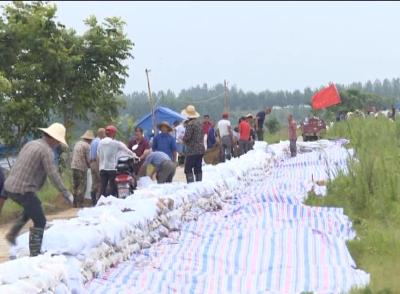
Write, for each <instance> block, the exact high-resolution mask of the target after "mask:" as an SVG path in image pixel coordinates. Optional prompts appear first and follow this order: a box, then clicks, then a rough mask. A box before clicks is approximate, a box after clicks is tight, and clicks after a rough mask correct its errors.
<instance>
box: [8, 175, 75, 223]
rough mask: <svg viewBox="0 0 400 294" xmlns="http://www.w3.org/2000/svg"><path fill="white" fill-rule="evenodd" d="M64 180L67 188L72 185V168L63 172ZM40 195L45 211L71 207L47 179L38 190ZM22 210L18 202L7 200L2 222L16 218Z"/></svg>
mask: <svg viewBox="0 0 400 294" xmlns="http://www.w3.org/2000/svg"><path fill="white" fill-rule="evenodd" d="M63 180H64V184H65V185H66V186H67V188H70V187H72V185H71V171H70V170H66V171H65V172H64V173H63ZM70 191H71V189H70ZM38 197H39V199H40V201H41V202H42V206H43V209H44V211H45V213H49V212H56V211H60V210H63V209H66V208H68V207H70V206H69V205H68V204H66V203H65V202H64V200H63V199H62V197H61V196H60V193H59V192H58V190H57V189H56V188H54V186H53V185H52V184H50V183H49V181H47V182H46V184H45V185H44V187H43V188H42V189H41V190H40V191H39V192H38ZM21 211H22V208H21V207H20V206H19V205H18V204H16V203H15V202H13V201H11V200H7V201H6V202H5V203H4V206H3V209H2V211H1V214H0V224H4V223H7V222H9V221H11V220H13V219H15V218H16V217H17V216H18V215H19V214H20V213H21Z"/></svg>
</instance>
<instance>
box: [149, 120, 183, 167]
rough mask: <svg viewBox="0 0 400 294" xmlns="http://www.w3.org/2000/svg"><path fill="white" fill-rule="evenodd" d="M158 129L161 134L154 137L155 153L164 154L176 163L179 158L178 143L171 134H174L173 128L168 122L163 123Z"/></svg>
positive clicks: (153, 146) (153, 147)
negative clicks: (177, 157)
mask: <svg viewBox="0 0 400 294" xmlns="http://www.w3.org/2000/svg"><path fill="white" fill-rule="evenodd" d="M157 127H158V129H159V130H160V131H161V133H160V134H158V135H156V136H155V137H154V140H153V145H152V149H153V151H161V152H164V153H165V154H167V155H168V156H169V158H170V159H171V160H172V161H173V162H175V161H176V156H177V152H176V142H175V138H174V137H173V136H171V134H170V133H171V132H172V128H171V126H170V125H169V123H168V122H167V121H163V122H161V123H160V124H159V125H158V126H157Z"/></svg>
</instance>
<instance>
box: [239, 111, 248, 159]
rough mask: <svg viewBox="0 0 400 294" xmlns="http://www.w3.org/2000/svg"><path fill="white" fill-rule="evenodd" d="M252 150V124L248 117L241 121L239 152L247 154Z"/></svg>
mask: <svg viewBox="0 0 400 294" xmlns="http://www.w3.org/2000/svg"><path fill="white" fill-rule="evenodd" d="M249 150H250V124H249V121H248V119H246V118H242V119H241V121H240V123H239V152H240V155H243V154H246V153H247V152H248V151H249Z"/></svg>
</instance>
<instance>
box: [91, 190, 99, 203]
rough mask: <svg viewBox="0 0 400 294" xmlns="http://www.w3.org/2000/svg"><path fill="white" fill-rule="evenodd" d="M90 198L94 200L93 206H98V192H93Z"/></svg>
mask: <svg viewBox="0 0 400 294" xmlns="http://www.w3.org/2000/svg"><path fill="white" fill-rule="evenodd" d="M90 197H91V198H92V205H93V206H96V204H97V197H96V191H92V192H91V193H90Z"/></svg>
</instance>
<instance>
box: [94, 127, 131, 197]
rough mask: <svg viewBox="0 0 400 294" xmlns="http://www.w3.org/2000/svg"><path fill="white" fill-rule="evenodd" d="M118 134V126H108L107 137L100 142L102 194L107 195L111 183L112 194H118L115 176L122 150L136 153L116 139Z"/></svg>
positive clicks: (129, 153)
mask: <svg viewBox="0 0 400 294" xmlns="http://www.w3.org/2000/svg"><path fill="white" fill-rule="evenodd" d="M116 134H117V128H116V127H114V126H108V127H107V128H106V137H105V138H104V139H102V140H101V141H100V142H99V146H98V148H97V160H98V162H99V170H100V181H101V187H100V195H103V196H108V195H106V189H107V185H108V184H109V183H110V186H111V195H113V196H117V193H118V191H117V189H118V188H117V184H116V182H115V176H116V173H117V169H116V166H117V161H118V154H120V152H124V153H127V154H128V155H130V156H134V153H133V152H132V151H131V150H129V148H128V147H126V145H125V144H124V143H122V142H120V141H117V140H115V139H114V138H115V135H116Z"/></svg>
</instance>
